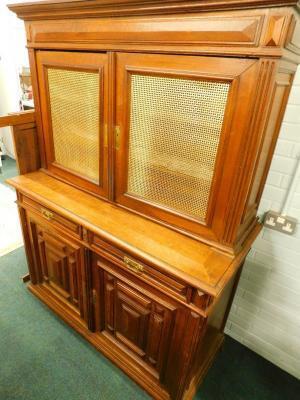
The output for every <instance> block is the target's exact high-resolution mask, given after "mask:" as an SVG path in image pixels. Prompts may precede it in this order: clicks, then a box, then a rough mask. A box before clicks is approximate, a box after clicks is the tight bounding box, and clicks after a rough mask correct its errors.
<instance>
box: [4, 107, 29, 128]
mask: <svg viewBox="0 0 300 400" xmlns="http://www.w3.org/2000/svg"><path fill="white" fill-rule="evenodd" d="M30 122H35V111H33V110H29V111H21V112H18V113H11V114H8V115H4V116H3V117H0V128H4V127H5V126H16V125H22V124H28V123H30Z"/></svg>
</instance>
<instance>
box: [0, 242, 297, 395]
mask: <svg viewBox="0 0 300 400" xmlns="http://www.w3.org/2000/svg"><path fill="white" fill-rule="evenodd" d="M26 270H27V268H26V260H25V255H24V249H23V248H20V249H18V250H15V251H14V252H12V253H9V254H8V255H6V256H4V257H1V258H0V399H1V400H48V399H49V400H99V399H100V400H102V399H103V400H112V399H118V400H127V399H128V400H139V399H149V396H148V395H147V394H146V393H144V392H143V391H142V390H141V389H140V388H139V387H138V386H137V385H136V384H135V383H133V382H132V381H131V380H130V379H129V378H127V376H126V375H125V374H123V373H122V372H121V371H120V370H119V369H118V368H117V367H115V366H114V365H113V364H112V363H111V362H109V361H108V360H106V358H105V357H103V356H102V355H101V354H100V353H98V352H97V351H96V350H95V349H94V348H93V347H92V346H91V345H90V344H88V343H87V342H86V341H85V340H84V339H82V338H81V336H79V335H78V334H77V333H76V332H74V331H73V330H72V329H71V328H69V327H68V326H67V325H66V324H65V323H64V322H62V321H61V320H60V319H59V318H57V317H56V316H55V315H54V314H53V313H52V312H51V311H50V310H48V309H47V307H46V306H44V305H43V304H42V303H41V302H40V301H39V300H37V299H36V298H35V297H34V296H33V295H32V294H31V293H30V292H29V291H28V290H27V289H26V285H24V284H23V283H22V281H21V279H20V277H21V276H22V275H24V274H25V273H26ZM299 393H300V383H299V381H297V380H296V379H295V378H293V377H291V376H290V375H288V374H287V373H285V372H283V371H281V370H280V369H278V368H277V367H275V366H274V365H272V364H271V363H269V362H267V361H266V360H264V359H263V358H261V357H259V356H258V355H256V354H255V353H253V352H252V351H250V350H248V349H246V348H245V347H244V346H242V345H241V344H239V343H237V342H236V341H234V340H232V339H230V338H229V337H227V338H226V341H225V346H224V350H223V351H222V352H221V353H220V354H219V356H218V357H217V360H216V362H215V363H214V365H213V367H212V368H211V370H210V371H209V374H208V375H207V377H206V379H205V382H204V384H203V385H202V387H201V389H200V390H199V392H198V393H197V396H196V399H197V400H285V399H287V400H294V399H295V400H296V399H298V398H299Z"/></svg>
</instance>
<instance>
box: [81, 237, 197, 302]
mask: <svg viewBox="0 0 300 400" xmlns="http://www.w3.org/2000/svg"><path fill="white" fill-rule="evenodd" d="M89 241H90V243H91V247H92V248H93V249H94V250H95V251H97V252H99V251H100V254H101V255H103V252H105V257H106V258H108V259H110V260H111V261H112V262H114V263H117V264H118V265H119V266H120V267H121V268H123V269H125V270H126V271H128V272H129V273H130V274H132V275H133V276H137V277H138V278H139V279H140V280H142V281H144V282H146V283H148V284H150V285H151V286H153V287H155V288H156V289H158V290H161V291H162V292H164V293H166V294H169V295H171V296H173V297H176V298H178V299H180V300H183V301H184V302H189V298H190V296H191V289H190V288H189V286H188V285H187V284H186V283H185V282H183V281H180V280H178V279H175V278H174V277H172V276H170V275H168V274H166V273H165V272H160V271H158V270H157V269H155V268H154V267H152V266H150V265H148V264H145V263H143V262H140V261H139V260H136V259H134V258H132V257H131V256H130V255H128V254H125V253H124V252H123V251H121V250H120V249H118V248H116V247H114V246H112V245H110V244H109V243H107V242H105V241H104V240H102V239H101V238H100V237H99V236H97V235H95V234H93V233H91V232H90V233H89Z"/></svg>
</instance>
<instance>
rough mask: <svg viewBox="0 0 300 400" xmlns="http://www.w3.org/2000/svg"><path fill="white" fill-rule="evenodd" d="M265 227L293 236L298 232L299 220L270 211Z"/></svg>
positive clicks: (266, 217)
mask: <svg viewBox="0 0 300 400" xmlns="http://www.w3.org/2000/svg"><path fill="white" fill-rule="evenodd" d="M264 226H265V227H267V228H270V229H274V231H278V232H281V233H286V234H287V235H293V234H294V233H295V230H296V226H297V220H296V218H293V217H289V216H287V215H281V214H280V213H278V212H275V211H268V212H267V213H266V214H265V218H264Z"/></svg>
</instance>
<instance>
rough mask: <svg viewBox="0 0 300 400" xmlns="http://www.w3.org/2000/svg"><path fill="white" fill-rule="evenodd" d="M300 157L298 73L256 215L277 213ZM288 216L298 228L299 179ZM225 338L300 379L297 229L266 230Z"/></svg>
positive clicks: (242, 283)
mask: <svg viewBox="0 0 300 400" xmlns="http://www.w3.org/2000/svg"><path fill="white" fill-rule="evenodd" d="M297 157H298V158H299V157H300V68H299V67H298V71H297V74H296V77H295V81H294V85H293V88H292V91H291V94H290V98H289V101H288V107H287V110H286V113H285V117H284V122H283V124H282V127H281V131H280V135H279V139H278V142H277V147H276V150H275V154H274V157H273V161H272V165H271V169H270V172H269V175H268V179H267V183H266V186H265V189H264V192H263V195H262V200H261V203H260V208H259V214H263V213H264V212H265V211H268V210H274V211H280V210H281V207H282V206H283V203H284V199H285V197H286V194H287V188H288V186H289V184H290V182H291V178H292V176H293V174H294V171H295V167H296V164H297ZM287 214H288V215H290V216H293V217H295V218H297V219H298V222H300V179H299V181H298V182H297V185H296V189H295V190H294V192H293V193H292V201H291V207H290V208H289V210H288V211H287ZM226 333H227V334H228V335H229V336H231V337H233V338H234V339H236V340H238V341H239V342H241V343H243V344H244V345H246V346H247V347H249V348H250V349H252V350H253V351H255V352H256V353H258V354H260V355H261V356H263V357H265V358H266V359H268V360H269V361H271V362H273V363H274V364H276V365H278V366H279V367H280V368H282V369H284V370H286V371H288V372H289V373H290V374H292V375H294V376H296V377H297V378H300V224H299V223H298V225H297V231H296V234H295V235H294V236H288V235H284V234H282V233H279V232H276V231H272V230H270V229H266V228H264V229H263V231H262V232H261V234H260V235H259V237H258V238H257V240H256V242H255V243H254V246H253V249H252V250H251V252H250V254H249V256H248V258H247V260H246V264H245V267H244V270H243V273H242V276H241V281H240V284H239V286H238V289H237V294H236V297H235V299H234V302H233V307H232V310H231V312H230V315H229V319H228V322H227V326H226Z"/></svg>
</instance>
